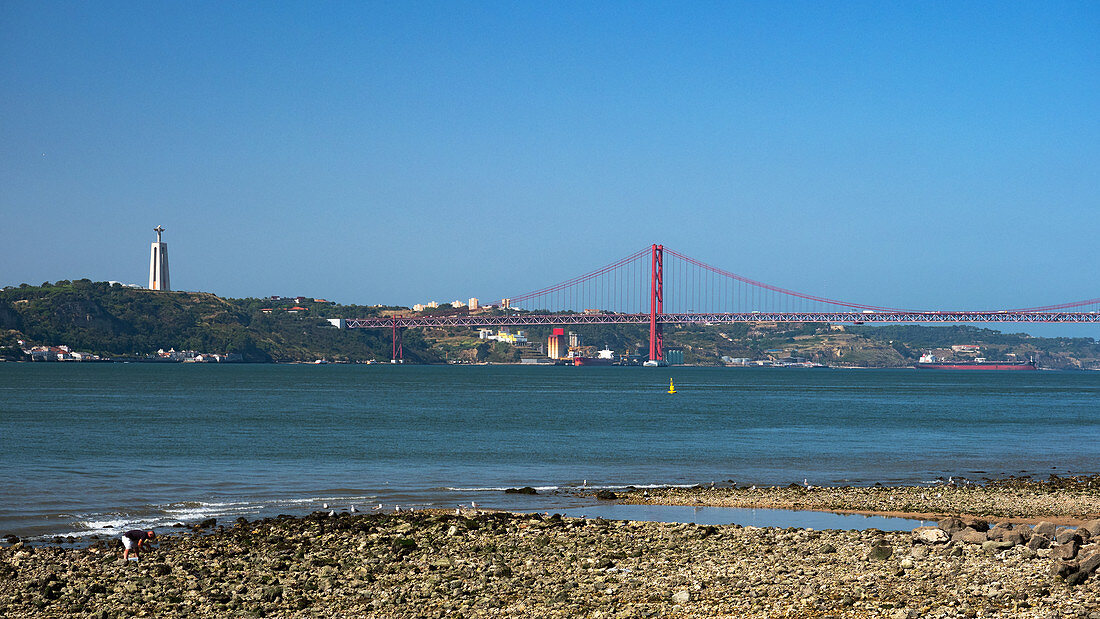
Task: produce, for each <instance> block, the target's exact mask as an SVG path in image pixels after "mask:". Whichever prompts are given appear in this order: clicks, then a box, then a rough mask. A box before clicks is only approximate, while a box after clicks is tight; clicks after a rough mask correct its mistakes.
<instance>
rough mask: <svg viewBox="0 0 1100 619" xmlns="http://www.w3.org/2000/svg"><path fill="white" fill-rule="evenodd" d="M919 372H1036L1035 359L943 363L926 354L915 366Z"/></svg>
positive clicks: (978, 359)
mask: <svg viewBox="0 0 1100 619" xmlns="http://www.w3.org/2000/svg"><path fill="white" fill-rule="evenodd" d="M915 367H916V368H917V369H919V370H1037V369H1039V368H1038V366H1037V365H1036V364H1035V359H1028V360H1027V361H986V360H985V359H982V358H981V357H979V358H977V359H974V360H973V361H944V360H942V359H937V358H936V356H935V355H933V354H931V353H928V354H926V355H921V358H920V360H919V361H917V364H916V366H915Z"/></svg>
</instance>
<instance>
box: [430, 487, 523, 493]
mask: <svg viewBox="0 0 1100 619" xmlns="http://www.w3.org/2000/svg"><path fill="white" fill-rule="evenodd" d="M516 487H517V486H500V487H499V488H495V487H494V488H451V487H450V486H446V487H444V488H443V489H444V490H450V491H451V492H504V491H505V490H507V489H508V488H516Z"/></svg>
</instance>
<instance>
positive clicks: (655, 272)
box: [649, 243, 665, 364]
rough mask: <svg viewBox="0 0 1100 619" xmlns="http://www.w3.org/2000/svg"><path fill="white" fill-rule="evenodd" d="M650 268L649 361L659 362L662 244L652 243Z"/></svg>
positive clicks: (662, 352) (663, 256) (661, 305)
mask: <svg viewBox="0 0 1100 619" xmlns="http://www.w3.org/2000/svg"><path fill="white" fill-rule="evenodd" d="M651 252H652V263H653V266H652V270H651V273H650V282H649V361H650V362H651V363H652V364H657V363H660V362H661V359H662V358H663V357H664V341H663V338H662V333H661V323H660V318H661V314H663V313H664V303H665V293H664V282H663V280H664V259H665V247H664V245H657V244H656V243H654V244H653V246H652V249H651Z"/></svg>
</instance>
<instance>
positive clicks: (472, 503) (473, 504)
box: [470, 501, 477, 509]
mask: <svg viewBox="0 0 1100 619" xmlns="http://www.w3.org/2000/svg"><path fill="white" fill-rule="evenodd" d="M470 507H471V508H473V509H477V503H474V502H473V501H470Z"/></svg>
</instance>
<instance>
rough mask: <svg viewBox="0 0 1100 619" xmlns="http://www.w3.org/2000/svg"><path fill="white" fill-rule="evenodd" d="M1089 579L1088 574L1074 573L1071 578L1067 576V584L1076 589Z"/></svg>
mask: <svg viewBox="0 0 1100 619" xmlns="http://www.w3.org/2000/svg"><path fill="white" fill-rule="evenodd" d="M1088 577H1089V573H1088V572H1074V573H1072V574H1070V575H1069V576H1066V584H1067V585H1069V586H1071V587H1076V586H1077V585H1079V584H1081V583H1083V582H1085V579H1086V578H1088Z"/></svg>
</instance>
